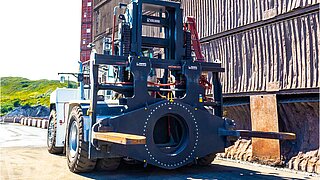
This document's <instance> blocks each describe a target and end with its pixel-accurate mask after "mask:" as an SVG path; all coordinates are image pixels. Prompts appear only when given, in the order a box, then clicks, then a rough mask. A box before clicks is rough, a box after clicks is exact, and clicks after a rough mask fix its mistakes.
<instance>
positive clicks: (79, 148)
mask: <svg viewBox="0 0 320 180" xmlns="http://www.w3.org/2000/svg"><path fill="white" fill-rule="evenodd" d="M73 125H75V126H76V127H77V129H76V131H77V133H76V137H77V138H76V140H77V143H76V150H75V151H73V149H72V150H71V149H70V143H69V136H70V134H71V133H72V132H70V130H71V127H72V126H73ZM83 138H84V137H83V113H82V110H81V108H80V107H79V106H75V107H74V108H73V109H72V111H71V113H70V119H69V124H68V131H67V138H66V156H67V161H68V167H69V169H70V171H71V172H74V173H81V172H89V171H92V170H93V169H94V168H95V165H96V160H93V159H89V158H88V148H89V144H88V142H85V141H84V139H83ZM72 148H74V147H72Z"/></svg>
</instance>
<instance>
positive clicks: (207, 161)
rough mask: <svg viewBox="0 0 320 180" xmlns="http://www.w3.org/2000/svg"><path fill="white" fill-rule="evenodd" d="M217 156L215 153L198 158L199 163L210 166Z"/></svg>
mask: <svg viewBox="0 0 320 180" xmlns="http://www.w3.org/2000/svg"><path fill="white" fill-rule="evenodd" d="M215 157H216V154H215V153H212V154H208V155H206V156H205V157H202V158H199V159H198V160H197V164H198V165H200V166H208V165H210V164H211V163H212V161H213V160H214V158H215Z"/></svg>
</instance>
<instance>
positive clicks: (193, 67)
mask: <svg viewBox="0 0 320 180" xmlns="http://www.w3.org/2000/svg"><path fill="white" fill-rule="evenodd" d="M188 69H190V70H197V69H198V67H197V66H188Z"/></svg>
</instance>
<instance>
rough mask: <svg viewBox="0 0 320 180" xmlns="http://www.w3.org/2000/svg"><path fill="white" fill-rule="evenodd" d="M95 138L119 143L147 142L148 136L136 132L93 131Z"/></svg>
mask: <svg viewBox="0 0 320 180" xmlns="http://www.w3.org/2000/svg"><path fill="white" fill-rule="evenodd" d="M92 136H93V138H94V139H97V140H101V141H107V142H111V143H117V144H125V145H129V144H146V137H145V136H140V135H134V134H125V133H117V132H93V133H92Z"/></svg>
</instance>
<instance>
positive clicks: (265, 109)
mask: <svg viewBox="0 0 320 180" xmlns="http://www.w3.org/2000/svg"><path fill="white" fill-rule="evenodd" d="M250 110H251V124H252V131H264V132H279V127H278V112H277V99H276V95H263V96H259V95H258V96H251V97H250ZM252 155H253V156H254V157H255V158H257V159H259V160H260V161H264V160H267V161H270V160H271V161H274V162H277V161H278V160H280V158H281V157H280V144H279V140H275V139H262V138H252Z"/></svg>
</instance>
